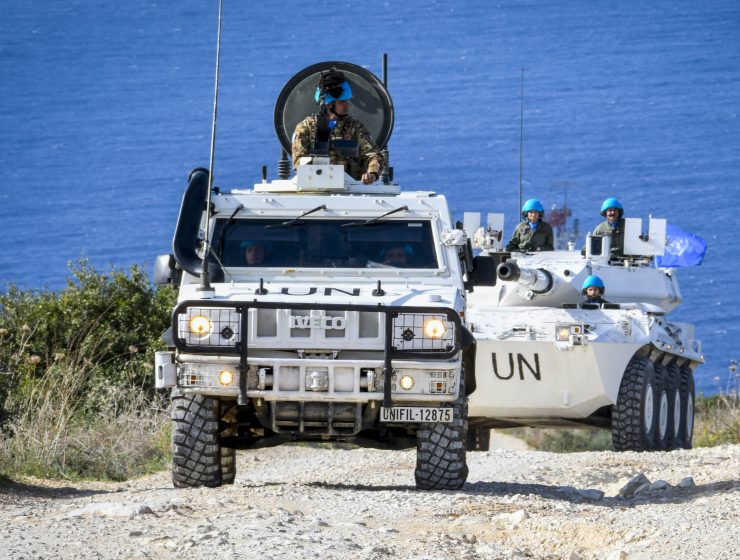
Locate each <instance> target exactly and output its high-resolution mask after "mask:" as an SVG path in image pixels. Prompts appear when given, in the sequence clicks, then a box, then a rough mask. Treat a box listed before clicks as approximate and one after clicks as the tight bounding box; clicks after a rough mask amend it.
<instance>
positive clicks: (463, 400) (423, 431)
mask: <svg viewBox="0 0 740 560" xmlns="http://www.w3.org/2000/svg"><path fill="white" fill-rule="evenodd" d="M464 380H465V372H464V371H460V396H459V397H458V399H457V400H456V401H455V402H454V403H453V404H452V408H453V414H454V419H453V421H452V422H451V423H449V424H445V423H441V422H438V423H434V424H431V423H424V424H421V425H420V426H419V429H418V430H417V431H416V472H415V473H414V474H415V478H416V487H417V488H418V489H419V490H458V489H460V488H462V487H463V485H464V484H465V481H466V480H467V479H468V463H467V460H466V453H465V447H466V443H467V431H468V398H467V397H466V396H465V385H464V383H465V382H464Z"/></svg>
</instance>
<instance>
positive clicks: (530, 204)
mask: <svg viewBox="0 0 740 560" xmlns="http://www.w3.org/2000/svg"><path fill="white" fill-rule="evenodd" d="M532 211H534V212H539V213H540V217H542V215H543V214H544V213H545V207H544V206H542V203H541V202H540V201H539V200H537V199H536V198H530V199H529V200H528V201H527V202H525V203H524V204H523V205H522V216H526V214H527V212H532Z"/></svg>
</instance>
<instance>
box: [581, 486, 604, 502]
mask: <svg viewBox="0 0 740 560" xmlns="http://www.w3.org/2000/svg"><path fill="white" fill-rule="evenodd" d="M578 495H579V496H580V497H581V498H583V499H584V500H589V501H591V502H598V501H599V500H601V499H603V498H604V492H603V491H602V490H598V489H596V488H587V489H585V490H578Z"/></svg>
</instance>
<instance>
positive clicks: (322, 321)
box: [290, 315, 347, 330]
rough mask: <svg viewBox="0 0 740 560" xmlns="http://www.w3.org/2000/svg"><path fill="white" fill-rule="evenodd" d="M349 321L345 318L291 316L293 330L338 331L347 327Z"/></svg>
mask: <svg viewBox="0 0 740 560" xmlns="http://www.w3.org/2000/svg"><path fill="white" fill-rule="evenodd" d="M346 324H347V321H346V319H345V318H344V317H319V316H315V315H314V316H311V317H304V316H301V315H291V316H290V328H291V329H337V330H341V329H343V328H344V327H345V325H346Z"/></svg>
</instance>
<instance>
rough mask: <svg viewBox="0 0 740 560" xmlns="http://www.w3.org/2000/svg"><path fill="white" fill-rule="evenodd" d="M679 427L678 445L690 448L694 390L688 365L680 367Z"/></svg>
mask: <svg viewBox="0 0 740 560" xmlns="http://www.w3.org/2000/svg"><path fill="white" fill-rule="evenodd" d="M680 392H681V429H680V430H679V445H680V447H683V448H684V449H691V447H692V438H693V435H694V407H695V404H696V394H695V392H694V372H693V371H692V370H691V368H690V367H688V366H683V367H682V368H681V385H680Z"/></svg>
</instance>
